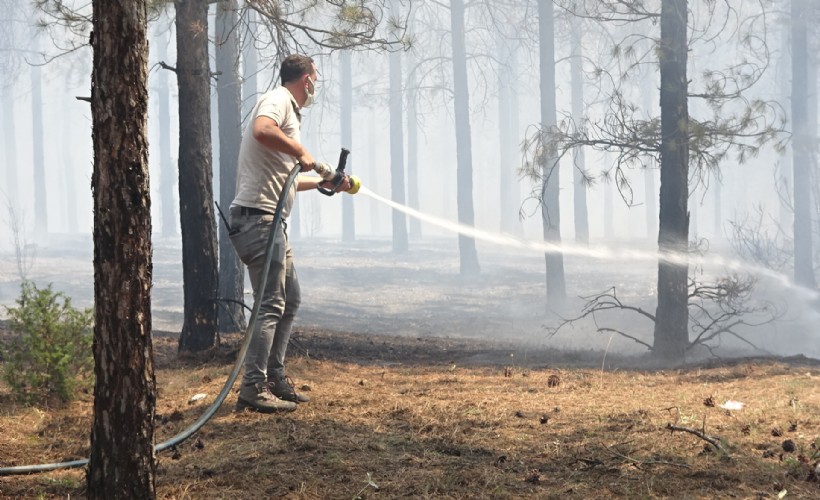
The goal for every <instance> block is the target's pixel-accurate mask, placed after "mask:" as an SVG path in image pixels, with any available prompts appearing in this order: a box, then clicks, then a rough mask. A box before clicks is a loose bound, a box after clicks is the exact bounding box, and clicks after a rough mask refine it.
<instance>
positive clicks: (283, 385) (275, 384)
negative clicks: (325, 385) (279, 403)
mask: <svg viewBox="0 0 820 500" xmlns="http://www.w3.org/2000/svg"><path fill="white" fill-rule="evenodd" d="M268 388H269V389H270V392H272V393H273V395H274V396H276V397H277V398H279V399H282V400H284V401H292V402H294V403H309V402H310V396H307V395H305V394H299V393H297V392H296V389H294V387H293V380H291V378H290V377H287V376H284V377H274V378H273V380H268Z"/></svg>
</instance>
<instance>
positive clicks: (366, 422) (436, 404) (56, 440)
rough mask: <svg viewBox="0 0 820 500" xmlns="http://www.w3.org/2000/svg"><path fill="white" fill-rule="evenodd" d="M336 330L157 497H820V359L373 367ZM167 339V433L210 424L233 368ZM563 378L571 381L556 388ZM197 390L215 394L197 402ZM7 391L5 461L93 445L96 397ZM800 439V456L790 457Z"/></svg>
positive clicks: (70, 475) (442, 358)
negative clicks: (29, 399)
mask: <svg viewBox="0 0 820 500" xmlns="http://www.w3.org/2000/svg"><path fill="white" fill-rule="evenodd" d="M326 338H327V337H326V336H324V337H323V336H322V335H320V334H318V333H317V334H315V335H303V336H302V338H301V342H300V344H299V345H300V346H302V347H305V348H308V349H310V351H309V352H311V356H310V357H305V356H301V357H294V358H292V361H291V362H290V365H289V371H290V374H291V376H293V377H294V379H295V380H296V381H297V385H298V386H301V385H302V384H306V385H308V386H310V389H311V391H310V395H311V396H312V397H313V401H312V402H311V403H309V404H306V405H301V406H300V407H299V409H298V410H297V411H296V412H294V413H291V414H286V415H275V416H270V415H258V414H253V413H235V412H233V404H234V403H235V398H236V396H235V395H232V396H230V397H229V399H228V401H227V403H226V405H225V406H223V408H222V409H221V410H220V411H219V412H218V413H217V415H216V417H215V418H214V420H213V421H211V422H210V423H209V424H208V425H207V426H206V427H205V428H204V429H203V430H202V431H201V432H200V433H199V435H198V436H197V437H195V438H193V439H191V440H190V441H188V442H186V443H184V444H183V445H182V446H181V447H180V448H179V449H178V450H177V452H176V453H172V452H165V453H162V454H160V456H159V457H158V464H159V465H158V475H157V491H158V497H160V498H169V499H170V498H173V499H181V498H195V499H196V498H230V499H234V500H236V499H243V498H276V497H285V498H354V497H355V496H356V495H357V494H360V495H361V497H362V498H397V497H408V498H428V497H429V498H490V497H492V498H553V497H554V498H604V497H611V496H614V497H620V498H663V497H674V498H766V497H768V498H776V497H777V495H778V493H779V492H781V491H782V490H787V492H788V498H817V497H820V482H818V479H817V477H816V476H814V475H813V472H812V471H813V470H814V467H815V464H816V463H817V462H818V460H819V459H820V458H819V457H818V454H820V451H818V450H817V445H818V443H817V441H818V437H819V436H820V390H818V380H820V367H818V366H817V364H811V363H805V364H800V363H784V362H780V361H762V360H758V361H755V362H743V363H736V364H726V365H722V366H715V367H701V368H688V369H685V370H670V371H653V372H648V371H625V370H616V371H614V372H612V371H607V372H602V371H601V370H600V369H593V368H570V367H563V368H556V367H543V366H541V367H536V366H531V367H529V368H524V367H521V366H506V367H505V366H504V365H503V364H502V365H498V364H496V365H491V366H487V365H485V366H462V365H461V364H459V359H461V358H460V355H459V352H458V351H457V350H456V351H454V350H453V348H452V346H448V351H447V352H446V353H443V352H439V355H438V356H432V357H429V356H428V358H424V362H423V363H419V362H414V359H416V360H417V359H419V358H414V357H412V356H409V355H407V354H405V356H404V362H402V363H398V362H394V361H390V362H387V361H385V359H388V358H389V356H387V350H386V349H385V353H386V354H385V356H384V357H382V359H375V360H370V361H369V362H368V363H361V362H355V361H353V359H355V356H353V355H351V356H343V355H334V354H335V353H334V352H333V350H331V349H328V348H326V346H325V344H323V343H322V342H321V341H322V340H323V339H324V340H326ZM169 342H171V341H170V339H158V340H157V353H158V358H160V360H159V362H158V366H159V370H158V372H157V382H158V387H159V391H160V392H159V405H158V408H157V413H158V414H159V417H158V420H157V439H158V440H162V439H165V438H167V437H170V436H172V435H173V434H174V433H176V432H177V431H179V430H181V429H182V428H183V427H184V426H187V425H189V424H190V423H191V422H192V421H193V420H194V419H196V418H197V417H198V416H199V414H200V413H201V411H202V410H203V408H204V406H203V405H204V404H206V403H207V402H209V401H212V399H213V397H214V396H215V395H216V394H217V393H218V392H219V389H220V388H221V384H222V383H223V381H224V380H225V377H226V375H227V373H228V371H229V369H230V366H228V364H227V363H224V362H222V363H216V362H209V363H206V364H194V363H179V362H172V361H171V359H170V358H169V359H165V361H163V360H162V358H163V357H164V356H166V357H167V356H169V354H167V351H170V350H171V347H170V346H171V344H169ZM356 342H359V343H361V344H362V345H369V346H373V345H375V344H374V341H373V339H372V337H371V338H364V337H358V336H353V335H350V336H345V337H344V338H343V339H340V343H343V344H344V345H345V346H347V349H348V354H349V353H350V352H353V353H354V354H355V352H356V350H355V343H356ZM426 347H427V348H428V349H437V348H438V349H441V348H442V346H441V345H436V344H435V342H432V341H431V342H430V343H427V344H426ZM420 351H423V350H420ZM404 352H405V353H407V352H409V351H404ZM471 354H472V353H471ZM371 357H372V356H371ZM398 357H399V358H401V357H402V356H401V355H399V356H398ZM530 359H531V360H532V359H537V357H536V356H534V355H531V356H530ZM453 361H455V363H453ZM556 366H557V365H556ZM553 375H556V376H557V377H558V383H557V385H556V384H552V385H554V387H549V386H548V379H549V378H550V376H553ZM553 381H555V379H553ZM199 392H204V393H207V394H208V395H209V397H208V398H206V399H205V400H204V401H202V402H199V403H197V404H194V405H189V404H188V403H187V401H188V399H189V398H190V397H191V396H192V395H193V394H196V393H199ZM0 394H5V393H4V391H2V390H0ZM2 397H3V399H2V401H0V405H1V406H0V410H2V414H0V456H2V464H3V465H21V464H26V463H40V462H50V461H59V460H64V459H73V458H78V457H83V456H85V454H86V453H87V440H88V427H89V425H90V424H89V422H90V409H89V408H90V402H89V401H88V398H87V397H86V398H85V401H78V402H76V403H74V404H72V405H70V406H68V407H66V408H55V409H48V410H42V411H41V410H36V409H33V408H24V407H16V406H14V405H13V404H11V403H10V402H9V401H8V397H7V396H5V395H3V396H2ZM708 398H712V399H711V401H714V402H715V403H716V404H717V405H719V404H720V403H722V402H723V401H725V400H728V399H732V400H738V401H742V402H743V403H745V407H744V408H743V409H742V410H740V411H733V412H727V411H725V410H722V409H721V408H719V406H707V405H706V404H705V402H706V401H705V400H707V399H708ZM711 401H710V403H711ZM670 423H671V424H675V425H679V426H683V427H690V428H692V429H697V430H704V431H705V433H706V434H708V435H710V436H717V437H720V438H721V439H722V446H724V447H725V449H726V451H727V453H722V452H719V451H717V450H715V449H714V448H713V447H711V446H708V445H707V443H706V442H705V441H704V440H702V439H699V438H698V437H696V436H693V435H691V434H686V433H671V432H670V431H668V430H666V426H667V425H668V424H670ZM773 429H779V430H781V431H782V434H781V435H780V436H773V432H772V431H773ZM775 434H776V432H775ZM787 439H790V440H792V441H793V442H794V443H795V445H796V451H795V452H793V453H786V452H784V451H783V449H782V443H783V441H784V440H787ZM801 460H805V461H806V462H807V463H803V462H802V461H801ZM368 474H370V475H371V476H372V480H373V482H374V483H375V484H376V485H378V490H376V489H375V488H374V487H373V486H372V485H370V486H368V480H367V478H368ZM83 482H84V471H83V470H73V471H62V472H53V473H46V474H41V475H35V476H24V477H5V478H0V494H2V495H3V496H5V497H9V498H11V497H15V498H21V497H28V498H52V497H54V498H57V497H61V498H65V497H66V496H68V495H70V496H71V498H78V497H82V495H83Z"/></svg>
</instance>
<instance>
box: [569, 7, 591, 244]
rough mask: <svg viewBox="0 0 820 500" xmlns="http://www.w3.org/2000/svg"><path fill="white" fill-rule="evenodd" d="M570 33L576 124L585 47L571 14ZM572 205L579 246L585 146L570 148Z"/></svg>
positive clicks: (584, 232)
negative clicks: (571, 153)
mask: <svg viewBox="0 0 820 500" xmlns="http://www.w3.org/2000/svg"><path fill="white" fill-rule="evenodd" d="M571 29H572V31H571V35H570V46H571V49H570V50H571V51H572V54H571V58H570V77H571V79H572V119H573V121H575V123H576V124H579V123H581V122H583V120H584V74H583V67H584V48H583V45H582V44H583V37H582V36H581V20H580V19H579V18H578V17H576V16H573V17H572V27H571ZM572 160H573V166H574V167H575V168H573V170H572V181H573V186H572V187H573V189H572V194H573V198H572V201H573V208H574V212H575V213H574V222H575V242H576V243H580V244H582V245H586V244H588V243H589V214H588V212H587V184H586V180H585V179H584V172H585V171H586V160H585V158H584V148H582V147H581V148H575V149H573V158H572Z"/></svg>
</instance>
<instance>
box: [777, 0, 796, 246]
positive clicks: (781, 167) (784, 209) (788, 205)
mask: <svg viewBox="0 0 820 500" xmlns="http://www.w3.org/2000/svg"><path fill="white" fill-rule="evenodd" d="M790 1H791V0H790ZM790 15H791V13H787V14H784V17H786V16H790ZM780 21H781V26H782V28H781V29H780V59H779V61H778V64H777V66H776V68H775V69H776V74H777V75H778V80H779V81H778V89H779V96H780V102H782V103H786V102H790V101H791V95H792V66H791V64H792V54H791V50H792V47H791V26H790V25H791V22H790V20H789V19H783V20H780ZM783 113H784V114H785V119H786V122H787V123H792V116H791V108H790V107H786V106H784V108H783ZM792 162H793V158H792V154H791V152H790V151H789V148H784V149H783V151H782V152H781V153H780V158H779V161H778V163H777V164H776V165H777V171H776V172H775V179H777V183H778V186H777V187H778V190H777V193H778V199H779V201H780V204H779V207H778V208H779V212H778V214H779V217H778V220H779V221H780V227H782V228H783V229H784V230H785V229H786V228H789V227H792V228H793V226H794V211H793V208H794V205H793V203H792V198H791V196H792V173H793V172H792V168H793V166H792V165H793V163H792Z"/></svg>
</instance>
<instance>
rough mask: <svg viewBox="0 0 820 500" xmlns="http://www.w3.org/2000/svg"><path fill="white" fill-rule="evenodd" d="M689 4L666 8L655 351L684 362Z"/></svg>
mask: <svg viewBox="0 0 820 500" xmlns="http://www.w3.org/2000/svg"><path fill="white" fill-rule="evenodd" d="M686 26H687V1H686V0H663V2H662V4H661V41H660V71H661V101H660V102H661V135H662V139H661V192H660V221H659V222H660V224H659V227H658V250H659V254H660V255H659V261H658V307H657V312H656V314H655V318H656V320H655V343H654V351H655V354H656V355H657V356H659V357H660V358H662V359H666V360H669V361H682V360H683V357H684V353H685V350H686V347H687V345H688V343H689V333H688V332H689V316H688V309H687V307H688V293H687V290H688V289H687V278H688V273H689V265H688V263H686V262H683V263H681V262H680V261H672V260H668V259H667V257H674V258H678V259H680V258H681V257H685V255H686V252H687V246H688V238H689V212H688V195H689V189H688V176H689V138H688V126H689V125H688V124H689V111H688V106H687V105H688V102H687V91H688V81H687V76H686V65H687V44H686Z"/></svg>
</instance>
